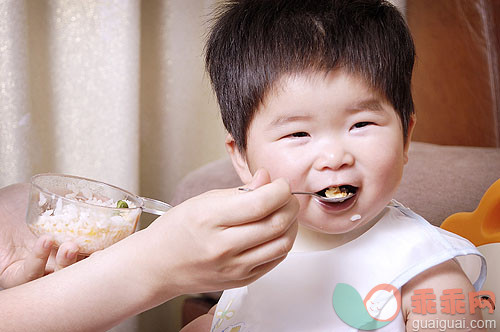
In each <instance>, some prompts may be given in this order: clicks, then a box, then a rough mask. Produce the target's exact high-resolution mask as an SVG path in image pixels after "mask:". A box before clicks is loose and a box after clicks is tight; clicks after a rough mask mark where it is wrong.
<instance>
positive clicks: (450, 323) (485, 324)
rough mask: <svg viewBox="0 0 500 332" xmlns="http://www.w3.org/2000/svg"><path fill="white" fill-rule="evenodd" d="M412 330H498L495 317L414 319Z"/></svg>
mask: <svg viewBox="0 0 500 332" xmlns="http://www.w3.org/2000/svg"><path fill="white" fill-rule="evenodd" d="M411 328H412V331H415V332H416V331H425V330H433V331H436V330H439V331H447V330H460V329H463V330H470V329H472V330H475V329H489V330H492V331H496V328H497V322H496V320H494V319H482V320H471V321H466V320H465V318H464V319H431V320H418V319H417V320H414V321H412V326H411Z"/></svg>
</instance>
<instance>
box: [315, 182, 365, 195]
mask: <svg viewBox="0 0 500 332" xmlns="http://www.w3.org/2000/svg"><path fill="white" fill-rule="evenodd" d="M356 191H357V188H356V187H354V186H351V185H342V186H334V187H328V188H325V189H323V190H321V191H318V194H319V195H321V196H324V197H327V198H345V197H350V196H353V195H354V194H356Z"/></svg>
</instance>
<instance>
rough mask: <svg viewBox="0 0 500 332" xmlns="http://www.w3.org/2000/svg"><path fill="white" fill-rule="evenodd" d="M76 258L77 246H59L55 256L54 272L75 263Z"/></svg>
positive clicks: (69, 244) (70, 243)
mask: <svg viewBox="0 0 500 332" xmlns="http://www.w3.org/2000/svg"><path fill="white" fill-rule="evenodd" d="M77 258H78V246H77V245H76V244H75V243H73V242H64V243H63V244H61V246H60V247H59V249H58V250H57V254H56V262H55V267H54V270H55V271H58V270H61V269H63V268H65V267H67V266H70V265H71V264H73V263H75V262H76V260H77Z"/></svg>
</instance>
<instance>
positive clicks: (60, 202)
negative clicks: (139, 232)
mask: <svg viewBox="0 0 500 332" xmlns="http://www.w3.org/2000/svg"><path fill="white" fill-rule="evenodd" d="M118 201H122V202H126V203H127V206H128V207H125V208H124V207H117V206H118ZM120 204H121V205H123V203H120ZM168 208H170V205H168V204H166V203H163V202H160V201H156V200H152V199H149V198H143V197H139V196H136V195H134V194H132V193H130V192H128V191H126V190H123V189H121V188H118V187H115V186H112V185H110V184H106V183H103V182H99V181H95V180H90V179H86V178H82V177H77V176H71V175H64V174H38V175H35V176H33V177H32V179H31V191H30V197H29V205H28V211H27V216H26V222H27V224H28V227H29V228H30V229H31V231H32V232H33V233H34V234H35V235H37V236H40V235H42V234H50V235H51V236H52V238H53V239H54V242H55V244H56V245H57V246H59V245H61V244H62V243H63V242H66V241H72V242H74V243H76V244H77V245H78V246H79V248H80V253H81V254H84V255H89V254H91V253H93V252H95V251H97V250H101V249H104V248H106V247H109V246H110V245H112V244H113V243H116V242H118V241H120V240H122V239H124V238H125V237H127V236H129V235H130V234H132V233H133V232H134V231H135V229H136V227H137V222H138V221H139V218H140V216H141V213H142V211H143V210H144V211H146V212H149V213H154V214H159V215H160V214H163V213H164V212H165V211H166V210H168Z"/></svg>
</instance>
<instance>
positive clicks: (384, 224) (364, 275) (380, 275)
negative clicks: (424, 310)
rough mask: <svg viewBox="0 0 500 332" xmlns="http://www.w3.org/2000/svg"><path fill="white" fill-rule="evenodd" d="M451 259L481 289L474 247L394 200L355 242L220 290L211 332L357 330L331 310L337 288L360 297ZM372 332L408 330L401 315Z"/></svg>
mask: <svg viewBox="0 0 500 332" xmlns="http://www.w3.org/2000/svg"><path fill="white" fill-rule="evenodd" d="M455 258H456V259H457V261H458V262H459V263H460V265H461V267H462V269H463V270H464V272H465V273H466V274H467V276H468V277H469V279H470V280H471V282H472V283H473V284H474V287H475V288H476V290H479V288H480V287H481V285H482V283H483V282H484V280H485V277H486V265H485V260H484V258H483V257H482V256H481V254H480V253H479V251H478V250H477V249H476V248H475V247H474V245H472V244H471V243H470V242H469V241H467V240H466V239H463V238H462V237H460V236H458V235H455V234H453V233H450V232H447V231H445V230H442V229H440V228H437V227H435V226H432V225H431V224H429V223H428V222H427V221H425V220H424V219H423V218H422V217H420V216H418V215H417V214H415V213H414V212H412V211H411V210H409V209H407V208H404V207H403V206H401V205H400V204H399V203H397V202H395V201H393V202H392V203H391V205H389V206H388V207H387V208H386V209H385V212H384V215H383V216H382V218H381V219H380V220H379V221H378V222H377V224H375V225H374V226H373V227H372V228H371V229H369V230H368V231H367V232H366V233H364V234H362V235H361V236H360V237H358V238H356V239H355V240H353V241H351V242H349V243H346V244H344V245H342V246H339V247H337V248H334V249H331V250H326V251H316V252H304V253H293V252H292V253H290V254H289V255H288V256H287V258H286V259H285V260H284V261H283V262H282V263H280V264H279V265H278V266H277V267H276V268H275V269H274V270H272V271H271V272H269V273H267V274H266V275H264V276H263V277H262V278H260V279H259V280H257V281H255V282H254V283H252V284H250V285H249V286H246V287H241V288H235V289H230V290H227V291H225V292H224V293H223V295H222V297H221V299H220V300H219V303H218V305H217V309H216V312H215V315H214V320H213V322H212V329H211V331H213V332H216V331H217V332H285V331H291V332H292V331H297V332H306V331H307V332H314V331H318V332H319V331H321V332H324V331H357V329H356V328H353V327H351V326H349V325H347V324H346V323H344V322H343V321H342V320H341V319H340V318H339V317H338V315H337V313H336V312H335V310H334V308H333V304H332V297H333V292H334V289H335V287H336V286H337V284H340V283H343V284H348V285H350V286H352V287H353V288H354V289H355V290H356V291H357V292H358V293H359V295H360V296H361V298H362V299H364V298H365V297H366V296H367V294H368V293H369V292H370V290H371V289H372V288H374V287H375V286H376V285H379V284H383V283H385V284H391V285H393V286H394V287H395V288H396V289H401V287H402V286H403V285H404V284H405V283H406V282H408V281H409V280H410V279H412V278H413V277H414V276H416V275H417V274H419V273H421V272H422V271H425V270H427V269H429V268H430V267H432V266H435V265H437V264H440V263H442V262H445V261H447V260H450V259H455ZM437 296H438V297H439V295H437ZM377 331H405V325H404V321H403V317H402V315H401V312H399V314H398V316H397V317H396V318H395V319H393V320H392V321H391V322H390V323H389V324H388V325H386V326H385V327H382V328H380V329H378V330H377Z"/></svg>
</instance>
